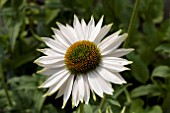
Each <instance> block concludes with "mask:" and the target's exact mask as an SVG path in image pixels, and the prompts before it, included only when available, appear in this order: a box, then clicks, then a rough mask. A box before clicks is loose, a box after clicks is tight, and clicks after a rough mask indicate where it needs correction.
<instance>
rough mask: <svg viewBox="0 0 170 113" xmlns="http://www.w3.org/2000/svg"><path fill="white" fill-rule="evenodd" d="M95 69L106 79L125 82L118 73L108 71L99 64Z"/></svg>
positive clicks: (120, 82) (118, 82)
mask: <svg viewBox="0 0 170 113" xmlns="http://www.w3.org/2000/svg"><path fill="white" fill-rule="evenodd" d="M96 70H97V72H98V73H99V74H100V76H101V77H102V78H103V79H105V80H106V81H109V82H112V83H115V84H123V83H126V81H125V80H124V79H123V78H122V77H121V76H120V75H119V74H118V73H113V72H110V71H108V70H106V69H104V68H102V67H100V66H99V67H98V68H97V69H96Z"/></svg>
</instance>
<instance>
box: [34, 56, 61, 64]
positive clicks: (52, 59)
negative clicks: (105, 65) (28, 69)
mask: <svg viewBox="0 0 170 113" xmlns="http://www.w3.org/2000/svg"><path fill="white" fill-rule="evenodd" d="M63 59H64V58H63V56H42V57H39V58H38V59H36V60H35V61H34V63H42V64H53V63H57V62H60V61H62V60H63Z"/></svg>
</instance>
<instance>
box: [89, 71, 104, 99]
mask: <svg viewBox="0 0 170 113" xmlns="http://www.w3.org/2000/svg"><path fill="white" fill-rule="evenodd" d="M87 78H88V81H89V85H90V89H92V90H93V91H94V92H95V93H96V94H97V95H99V96H100V97H103V90H102V88H101V87H100V82H99V81H98V80H99V79H98V76H97V75H96V74H95V73H93V72H89V73H87Z"/></svg>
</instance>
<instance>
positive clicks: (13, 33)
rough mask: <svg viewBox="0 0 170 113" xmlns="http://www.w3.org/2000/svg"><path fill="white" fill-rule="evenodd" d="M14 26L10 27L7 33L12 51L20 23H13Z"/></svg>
mask: <svg viewBox="0 0 170 113" xmlns="http://www.w3.org/2000/svg"><path fill="white" fill-rule="evenodd" d="M13 24H14V25H11V27H10V29H9V33H10V41H11V50H12V51H13V50H14V47H15V43H16V39H17V37H18V35H19V31H20V27H21V24H22V22H21V21H16V22H14V23H13Z"/></svg>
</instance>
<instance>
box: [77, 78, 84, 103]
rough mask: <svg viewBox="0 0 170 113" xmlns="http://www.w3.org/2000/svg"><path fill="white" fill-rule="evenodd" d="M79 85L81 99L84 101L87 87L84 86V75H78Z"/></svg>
mask: <svg viewBox="0 0 170 113" xmlns="http://www.w3.org/2000/svg"><path fill="white" fill-rule="evenodd" d="M77 85H78V92H79V98H80V101H81V102H83V98H84V90H85V88H84V81H83V76H82V75H78V76H77Z"/></svg>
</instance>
